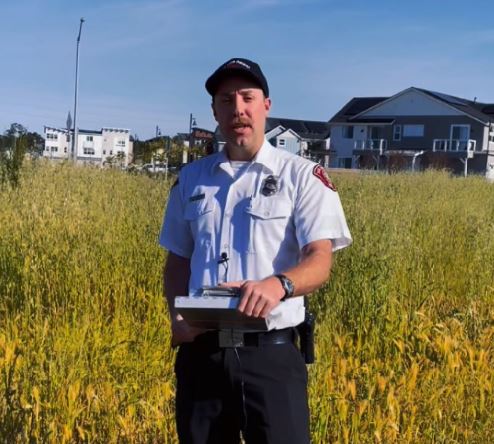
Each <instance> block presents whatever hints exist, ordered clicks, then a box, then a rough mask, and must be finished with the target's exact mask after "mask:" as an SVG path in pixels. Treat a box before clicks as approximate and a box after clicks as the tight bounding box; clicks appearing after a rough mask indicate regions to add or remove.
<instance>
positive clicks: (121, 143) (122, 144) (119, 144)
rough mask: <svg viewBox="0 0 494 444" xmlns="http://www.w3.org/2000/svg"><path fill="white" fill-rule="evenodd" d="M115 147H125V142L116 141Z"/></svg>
mask: <svg viewBox="0 0 494 444" xmlns="http://www.w3.org/2000/svg"><path fill="white" fill-rule="evenodd" d="M117 146H125V140H117Z"/></svg>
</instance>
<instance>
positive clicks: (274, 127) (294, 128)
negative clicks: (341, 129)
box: [215, 117, 330, 166]
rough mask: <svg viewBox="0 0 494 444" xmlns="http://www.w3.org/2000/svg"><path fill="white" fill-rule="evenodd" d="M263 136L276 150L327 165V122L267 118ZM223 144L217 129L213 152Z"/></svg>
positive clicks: (328, 152) (328, 134) (328, 139)
mask: <svg viewBox="0 0 494 444" xmlns="http://www.w3.org/2000/svg"><path fill="white" fill-rule="evenodd" d="M265 136H266V138H267V139H268V140H269V142H270V143H271V144H272V145H273V146H275V147H277V148H280V149H284V150H286V151H290V152H291V153H294V154H298V155H300V156H302V157H307V158H311V159H313V160H314V161H316V162H319V163H321V164H323V165H324V166H328V165H329V160H330V126H329V123H328V122H322V121H313V120H297V119H283V118H278V117H268V118H267V120H266V128H265ZM224 144H225V141H224V139H223V136H222V135H221V133H220V131H219V128H218V127H217V128H216V131H215V151H219V150H221V149H223V146H224Z"/></svg>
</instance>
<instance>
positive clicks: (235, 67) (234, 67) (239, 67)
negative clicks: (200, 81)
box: [206, 57, 269, 97]
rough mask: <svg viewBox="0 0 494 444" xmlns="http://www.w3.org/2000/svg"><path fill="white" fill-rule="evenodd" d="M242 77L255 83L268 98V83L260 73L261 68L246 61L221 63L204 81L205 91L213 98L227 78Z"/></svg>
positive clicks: (231, 60)
mask: <svg viewBox="0 0 494 444" xmlns="http://www.w3.org/2000/svg"><path fill="white" fill-rule="evenodd" d="M233 75H236V76H244V77H246V78H248V79H250V80H253V81H254V82H255V83H257V84H258V85H259V86H260V87H261V89H262V91H263V92H264V95H265V96H266V97H269V87H268V81H267V80H266V77H264V74H263V73H262V71H261V67H260V66H259V65H258V64H257V63H255V62H253V61H252V60H248V59H241V58H238V57H236V58H233V59H230V60H228V61H227V62H225V63H223V65H221V66H220V67H219V68H218V69H217V70H216V71H215V72H214V73H213V74H212V75H211V76H210V77H209V79H207V80H206V90H207V91H208V93H209V94H211V95H212V96H214V95H215V94H216V91H217V90H218V87H219V86H220V84H221V82H222V81H223V80H224V79H226V78H227V77H229V76H233Z"/></svg>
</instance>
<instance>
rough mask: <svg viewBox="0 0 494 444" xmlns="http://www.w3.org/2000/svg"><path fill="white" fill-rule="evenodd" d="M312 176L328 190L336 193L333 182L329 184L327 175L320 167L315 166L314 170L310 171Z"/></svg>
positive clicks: (329, 180)
mask: <svg viewBox="0 0 494 444" xmlns="http://www.w3.org/2000/svg"><path fill="white" fill-rule="evenodd" d="M312 174H314V176H316V177H317V178H318V179H319V180H320V181H321V182H322V183H323V184H324V186H325V187H328V188H329V189H330V190H333V191H336V187H335V186H334V184H333V182H331V179H330V178H329V176H328V173H326V170H325V169H324V168H323V167H322V166H321V165H315V166H314V169H313V170H312Z"/></svg>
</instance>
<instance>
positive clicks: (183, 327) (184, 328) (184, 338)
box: [171, 316, 206, 347]
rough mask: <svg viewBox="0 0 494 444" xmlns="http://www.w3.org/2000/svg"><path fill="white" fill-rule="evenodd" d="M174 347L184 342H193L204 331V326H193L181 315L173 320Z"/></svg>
mask: <svg viewBox="0 0 494 444" xmlns="http://www.w3.org/2000/svg"><path fill="white" fill-rule="evenodd" d="M171 327H172V347H177V346H179V345H180V344H183V343H184V342H192V341H194V339H195V338H196V336H198V335H200V334H201V333H204V332H205V331H206V330H205V329H204V328H197V327H191V326H190V325H189V324H187V322H185V320H184V319H183V318H182V317H181V316H177V317H176V318H174V319H173V320H172V325H171Z"/></svg>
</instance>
